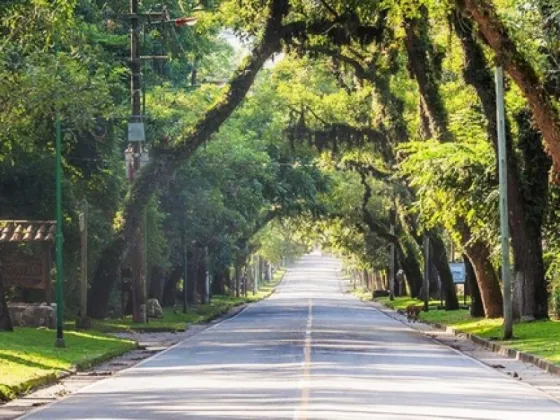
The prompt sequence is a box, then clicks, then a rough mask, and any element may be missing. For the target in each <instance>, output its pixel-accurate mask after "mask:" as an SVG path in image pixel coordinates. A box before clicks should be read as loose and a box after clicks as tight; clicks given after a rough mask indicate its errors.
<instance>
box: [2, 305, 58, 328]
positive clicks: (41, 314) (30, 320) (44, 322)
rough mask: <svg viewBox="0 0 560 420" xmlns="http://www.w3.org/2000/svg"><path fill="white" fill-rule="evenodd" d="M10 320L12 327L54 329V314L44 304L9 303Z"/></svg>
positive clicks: (50, 308) (51, 309) (52, 309)
mask: <svg viewBox="0 0 560 420" xmlns="http://www.w3.org/2000/svg"><path fill="white" fill-rule="evenodd" d="M8 308H9V310H10V318H11V319H12V324H13V325H14V327H18V326H19V327H47V328H55V327H56V313H55V309H54V307H52V306H49V305H47V304H46V303H41V304H36V303H9V304H8Z"/></svg>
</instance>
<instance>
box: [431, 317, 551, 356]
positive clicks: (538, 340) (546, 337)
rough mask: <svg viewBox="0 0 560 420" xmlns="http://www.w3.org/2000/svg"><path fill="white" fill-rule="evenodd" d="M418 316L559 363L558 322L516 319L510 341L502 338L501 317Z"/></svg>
mask: <svg viewBox="0 0 560 420" xmlns="http://www.w3.org/2000/svg"><path fill="white" fill-rule="evenodd" d="M420 319H422V320H423V321H426V322H431V323H435V322H437V323H439V324H442V325H447V326H449V327H452V328H456V329H458V330H460V331H462V332H465V333H471V334H475V335H478V336H480V337H484V338H487V339H493V340H497V341H498V342H499V343H500V344H503V345H505V346H508V347H510V348H513V349H516V350H520V351H523V352H526V353H531V354H534V355H535V356H538V357H542V358H543V359H546V360H548V361H549V362H552V363H554V364H555V365H557V366H560V321H555V320H544V321H534V322H519V323H515V324H514V326H513V335H514V339H513V340H505V341H504V340H501V337H502V334H503V322H504V321H503V319H502V318H497V319H485V318H472V317H471V316H470V315H469V313H468V311H466V310H459V311H449V312H446V311H430V312H428V313H422V314H421V315H420Z"/></svg>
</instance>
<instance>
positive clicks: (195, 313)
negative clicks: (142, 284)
mask: <svg viewBox="0 0 560 420" xmlns="http://www.w3.org/2000/svg"><path fill="white" fill-rule="evenodd" d="M284 273H285V271H283V270H277V271H276V272H275V274H274V278H273V279H272V280H271V281H270V282H268V283H265V284H262V285H261V286H260V289H259V291H258V292H257V293H256V294H254V295H253V293H252V292H248V294H247V296H240V297H235V296H229V295H214V296H212V300H211V303H209V304H208V305H191V306H189V308H188V312H187V313H186V314H185V313H183V310H182V307H175V308H163V318H161V319H151V318H150V320H149V323H148V324H136V323H133V322H132V319H131V317H130V316H127V317H124V318H119V319H105V320H96V321H94V322H93V327H94V328H95V329H96V330H99V331H103V332H124V331H138V332H158V331H171V332H174V331H184V330H185V329H186V328H187V327H188V324H200V323H203V322H209V321H211V320H213V319H215V318H218V317H219V316H221V315H223V314H225V313H226V312H228V311H230V310H231V309H233V308H235V307H236V306H239V305H243V304H246V303H251V302H257V301H259V300H261V299H264V298H266V297H268V296H270V295H271V294H272V292H274V289H275V287H276V286H277V285H278V284H279V283H280V281H281V280H282V278H283V277H284Z"/></svg>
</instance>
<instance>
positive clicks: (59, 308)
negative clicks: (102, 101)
mask: <svg viewBox="0 0 560 420" xmlns="http://www.w3.org/2000/svg"><path fill="white" fill-rule="evenodd" d="M56 107H57V110H56V117H55V118H56V121H55V127H56V128H55V130H56V235H55V242H56V341H55V347H66V343H65V342H64V319H63V317H64V293H63V289H62V287H63V284H62V283H63V282H64V271H63V265H62V244H63V237H62V151H61V149H62V128H61V122H60V113H59V112H58V104H57V105H56Z"/></svg>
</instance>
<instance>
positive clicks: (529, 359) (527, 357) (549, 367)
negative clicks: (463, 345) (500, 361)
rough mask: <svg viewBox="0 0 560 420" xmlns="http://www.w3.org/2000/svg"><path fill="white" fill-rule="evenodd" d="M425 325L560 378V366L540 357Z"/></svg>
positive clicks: (443, 328) (456, 331)
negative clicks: (463, 338) (465, 339)
mask: <svg viewBox="0 0 560 420" xmlns="http://www.w3.org/2000/svg"><path fill="white" fill-rule="evenodd" d="M423 324H426V325H432V326H434V327H436V328H438V329H440V330H444V331H445V332H448V333H450V334H453V335H455V336H461V337H465V338H467V339H468V340H469V341H471V342H473V343H474V344H477V345H479V346H481V347H483V348H485V349H486V350H490V351H492V352H494V353H498V354H499V355H501V356H504V357H508V358H510V359H515V360H520V361H522V362H525V363H530V364H532V365H534V366H536V367H538V368H539V369H542V370H545V371H547V372H548V373H552V374H553V375H558V376H560V366H556V365H555V364H553V363H550V362H548V361H546V360H544V359H541V358H540V357H537V356H535V355H533V354H530V353H525V352H523V351H520V350H515V349H512V348H511V347H507V346H503V345H501V344H497V343H495V342H492V341H490V340H487V339H485V338H482V337H480V336H478V335H475V334H471V333H465V332H463V331H461V330H457V329H455V328H451V327H448V326H445V325H441V324H439V323H436V324H427V323H425V322H424V323H423Z"/></svg>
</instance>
